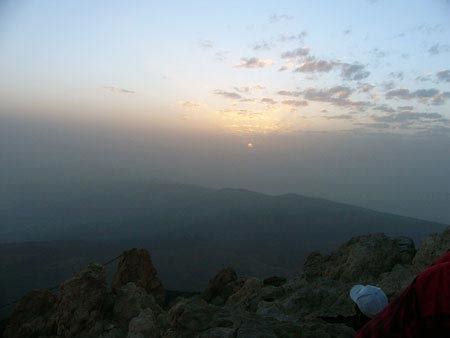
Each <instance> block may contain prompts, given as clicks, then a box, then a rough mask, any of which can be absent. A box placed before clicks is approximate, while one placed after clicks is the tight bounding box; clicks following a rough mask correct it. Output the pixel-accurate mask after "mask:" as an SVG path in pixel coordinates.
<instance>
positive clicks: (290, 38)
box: [277, 30, 308, 42]
mask: <svg viewBox="0 0 450 338" xmlns="http://www.w3.org/2000/svg"><path fill="white" fill-rule="evenodd" d="M307 36H308V32H307V31H305V30H302V31H301V32H300V33H298V34H290V35H286V34H280V35H279V36H278V38H277V41H278V42H292V41H303V39H304V38H305V37H307Z"/></svg>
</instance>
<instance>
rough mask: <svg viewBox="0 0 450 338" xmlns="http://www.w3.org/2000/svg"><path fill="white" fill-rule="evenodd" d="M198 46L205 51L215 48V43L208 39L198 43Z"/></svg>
mask: <svg viewBox="0 0 450 338" xmlns="http://www.w3.org/2000/svg"><path fill="white" fill-rule="evenodd" d="M198 45H199V46H200V47H201V48H204V49H212V48H214V42H213V41H211V40H208V39H202V40H199V41H198Z"/></svg>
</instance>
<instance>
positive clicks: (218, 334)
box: [200, 327, 236, 338]
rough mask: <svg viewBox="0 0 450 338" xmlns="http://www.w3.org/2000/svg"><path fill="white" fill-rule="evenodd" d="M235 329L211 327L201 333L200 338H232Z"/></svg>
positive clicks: (234, 334)
mask: <svg viewBox="0 0 450 338" xmlns="http://www.w3.org/2000/svg"><path fill="white" fill-rule="evenodd" d="M234 337H236V329H234V328H229V327H213V328H212V329H209V330H207V331H205V332H204V333H202V335H201V336H200V338H234Z"/></svg>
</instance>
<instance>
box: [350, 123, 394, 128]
mask: <svg viewBox="0 0 450 338" xmlns="http://www.w3.org/2000/svg"><path fill="white" fill-rule="evenodd" d="M355 125H357V126H361V127H365V128H370V129H389V128H390V127H391V126H390V125H389V124H388V123H380V122H366V123H365V122H358V123H355Z"/></svg>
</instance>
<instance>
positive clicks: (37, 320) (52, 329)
mask: <svg viewBox="0 0 450 338" xmlns="http://www.w3.org/2000/svg"><path fill="white" fill-rule="evenodd" d="M56 301H57V297H56V296H55V295H54V294H52V293H51V292H50V291H41V290H39V291H32V292H30V293H29V294H27V295H26V296H25V297H23V298H22V299H21V300H20V302H19V303H18V304H17V305H16V306H15V308H14V310H13V313H12V315H11V318H10V320H9V323H8V326H7V328H6V330H5V332H4V333H3V336H4V337H5V338H22V337H23V338H28V337H39V336H47V335H48V336H50V335H53V334H54V333H56V321H55V314H56Z"/></svg>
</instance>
